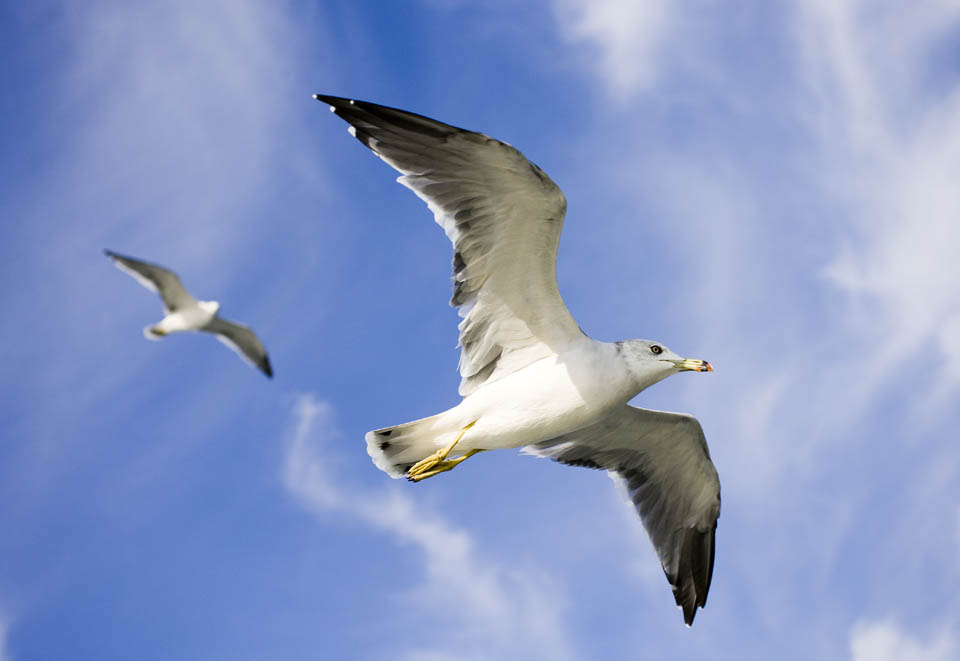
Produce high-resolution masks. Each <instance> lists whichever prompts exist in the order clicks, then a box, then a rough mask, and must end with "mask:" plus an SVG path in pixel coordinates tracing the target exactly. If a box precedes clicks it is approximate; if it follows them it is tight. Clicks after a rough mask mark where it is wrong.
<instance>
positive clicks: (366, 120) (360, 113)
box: [313, 94, 470, 144]
mask: <svg viewBox="0 0 960 661" xmlns="http://www.w3.org/2000/svg"><path fill="white" fill-rule="evenodd" d="M313 98H315V99H316V100H317V101H320V102H321V103H326V104H327V105H329V106H330V110H332V111H333V112H334V113H336V114H337V116H338V117H340V118H341V119H343V120H344V121H346V122H347V123H349V124H351V125H352V126H353V127H354V128H363V129H369V128H371V127H374V128H382V124H383V122H386V123H387V124H388V125H390V126H393V127H395V128H399V129H401V130H406V131H412V132H414V133H421V134H425V135H429V136H432V137H434V138H443V137H446V136H448V135H450V134H452V133H470V131H468V130H466V129H462V128H460V127H457V126H453V125H452V124H447V123H445V122H441V121H439V120H436V119H433V118H432V117H427V116H426V115H421V114H418V113H415V112H410V111H409V110H401V109H400V108H394V107H392V106H384V105H380V104H378V103H373V102H371V101H361V100H359V99H348V98H346V97H342V96H330V95H328V94H314V95H313ZM358 122H359V123H361V124H364V126H361V127H357V123H358ZM367 124H369V126H368V125H367ZM357 139H358V140H360V141H361V142H364V144H366V142H365V141H364V140H363V139H361V138H360V137H359V136H358V137H357Z"/></svg>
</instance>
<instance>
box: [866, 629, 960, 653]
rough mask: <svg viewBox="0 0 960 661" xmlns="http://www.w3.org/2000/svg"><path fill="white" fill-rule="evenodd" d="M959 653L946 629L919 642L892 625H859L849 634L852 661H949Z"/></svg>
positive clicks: (954, 640) (948, 630)
mask: <svg viewBox="0 0 960 661" xmlns="http://www.w3.org/2000/svg"><path fill="white" fill-rule="evenodd" d="M958 653H960V646H958V643H957V637H956V634H954V632H953V631H952V630H951V629H950V628H948V627H943V628H941V629H940V630H939V631H938V632H936V633H935V634H934V635H933V636H931V637H930V638H929V639H928V640H921V639H919V638H917V637H914V636H911V635H910V634H909V633H907V632H904V631H903V630H901V629H900V627H899V626H898V625H897V624H896V623H894V622H891V621H882V622H864V621H861V622H857V623H856V624H855V625H854V627H853V631H852V632H851V634H850V658H851V661H902V660H903V659H910V661H949V660H950V659H956V658H957V654H958Z"/></svg>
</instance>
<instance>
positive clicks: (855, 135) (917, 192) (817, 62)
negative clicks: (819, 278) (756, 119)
mask: <svg viewBox="0 0 960 661" xmlns="http://www.w3.org/2000/svg"><path fill="white" fill-rule="evenodd" d="M798 15H799V20H798V31H797V34H798V39H799V44H800V47H801V52H802V53H803V56H804V57H803V60H802V62H803V73H804V78H805V80H806V82H807V85H808V89H809V91H810V93H811V95H810V97H809V98H811V99H812V100H813V101H814V102H815V103H814V104H810V106H809V107H810V108H812V109H813V112H812V116H811V118H810V119H811V120H812V121H813V124H812V125H813V126H814V127H815V130H816V135H817V136H818V138H819V147H820V155H819V159H818V160H819V162H820V163H821V164H822V166H823V167H822V169H821V170H820V173H821V177H822V180H821V181H820V182H819V183H820V185H821V186H822V187H823V189H824V190H827V191H829V192H831V193H833V194H835V195H836V196H837V199H838V200H839V209H838V210H839V211H840V214H839V215H838V217H837V220H838V221H840V222H841V223H842V225H841V227H840V228H838V229H840V232H839V236H836V237H835V240H837V244H836V249H835V256H834V257H833V259H832V260H831V262H830V263H829V264H827V265H826V267H825V268H824V270H823V274H824V276H825V277H826V279H827V282H829V283H830V284H832V285H833V286H835V287H837V288H838V289H840V290H842V291H843V292H845V293H846V294H847V295H848V296H849V297H850V300H851V305H850V306H849V308H848V309H849V314H850V321H851V323H852V324H854V325H855V327H856V329H857V331H858V332H864V331H869V329H876V328H877V326H878V324H879V325H880V328H881V329H882V332H881V333H878V334H874V337H876V338H877V341H878V346H876V347H873V350H874V354H875V355H880V356H881V357H882V359H881V360H880V361H877V362H878V363H885V364H886V365H887V368H886V369H884V370H882V371H878V373H876V374H875V376H876V377H877V378H876V379H873V381H874V382H875V383H877V384H880V385H883V384H885V383H887V382H888V381H889V379H891V378H894V377H895V376H896V375H898V374H899V373H900V372H901V370H900V369H898V368H897V367H896V366H897V365H900V364H903V363H905V362H907V361H909V360H910V355H911V351H910V348H911V347H915V346H928V347H929V348H930V352H929V358H930V365H929V369H930V371H931V372H932V373H934V374H939V375H940V376H941V377H949V378H950V379H951V380H952V381H953V386H954V387H955V386H956V385H957V384H958V383H960V379H957V376H960V363H958V360H960V356H958V352H957V345H958V339H957V337H958V331H957V329H958V327H960V322H958V319H960V294H958V290H957V286H956V283H957V282H958V281H960V264H958V262H957V260H956V259H955V255H954V254H953V252H954V251H953V247H954V246H956V245H958V244H960V224H958V223H957V222H956V219H957V217H958V216H960V189H958V188H957V186H956V182H957V180H958V178H960V120H958V117H960V87H958V85H957V81H956V79H955V78H953V77H952V76H951V75H950V74H946V73H945V72H943V71H941V70H938V66H937V62H938V58H939V57H942V56H940V55H938V54H939V53H941V52H942V51H941V49H942V48H943V44H944V42H943V39H944V38H946V37H947V36H948V34H949V32H948V28H949V26H954V27H956V26H957V24H958V20H960V7H958V6H957V5H956V3H950V2H922V3H917V4H916V5H912V6H911V7H909V8H907V7H899V6H896V5H891V6H889V7H887V8H885V10H884V11H883V12H876V11H874V10H873V8H872V7H868V6H867V4H866V3H863V2H858V1H851V2H836V3H835V2H818V3H804V4H802V8H800V9H799V10H798ZM891 30H895V32H896V34H897V38H896V39H893V40H891V39H889V38H888V36H889V34H891ZM891 41H893V42H896V45H895V46H893V47H892V48H891V47H890V44H891ZM934 83H936V84H934ZM944 89H947V90H949V91H948V92H947V93H944ZM943 385H945V386H947V387H949V385H948V384H946V383H944V384H943ZM927 394H931V390H930V389H929V388H928V393H927Z"/></svg>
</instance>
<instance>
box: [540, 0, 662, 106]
mask: <svg viewBox="0 0 960 661" xmlns="http://www.w3.org/2000/svg"><path fill="white" fill-rule="evenodd" d="M672 6H673V3H671V2H669V0H649V1H648V2H636V1H635V0H555V1H554V14H555V15H556V18H557V22H558V25H559V27H560V30H561V33H562V34H563V36H564V37H565V38H566V39H567V40H568V41H571V42H573V43H586V44H588V45H589V47H590V48H591V49H592V51H593V53H594V57H595V60H596V61H595V68H596V69H597V71H598V72H599V73H600V75H601V76H603V77H604V79H605V81H606V83H607V86H608V88H609V90H610V92H611V94H612V95H613V96H614V97H617V98H624V97H627V96H629V95H630V94H632V93H634V92H637V91H643V90H645V89H648V88H649V87H651V86H652V85H653V84H654V83H655V82H656V81H657V78H658V76H659V74H660V71H659V64H660V48H661V44H662V42H663V39H664V37H665V32H666V29H667V27H668V24H669V20H670V17H671V7H672Z"/></svg>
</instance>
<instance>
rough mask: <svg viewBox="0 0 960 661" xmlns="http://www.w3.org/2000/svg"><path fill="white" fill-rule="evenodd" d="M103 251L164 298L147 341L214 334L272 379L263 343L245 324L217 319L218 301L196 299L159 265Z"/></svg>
mask: <svg viewBox="0 0 960 661" xmlns="http://www.w3.org/2000/svg"><path fill="white" fill-rule="evenodd" d="M103 252H104V253H106V255H107V257H109V258H110V259H111V260H113V263H114V265H116V267H117V268H118V269H120V270H121V271H123V272H124V273H128V274H129V275H131V276H133V278H134V279H135V280H136V281H137V282H139V283H140V284H141V285H143V286H144V287H146V288H147V289H149V290H150V291H154V292H157V293H158V294H160V298H162V299H163V311H164V314H165V315H166V316H164V318H163V319H161V320H160V323H157V324H154V325H152V326H147V327H146V328H144V329H143V334H144V336H145V337H146V338H147V339H148V340H159V339H160V338H161V337H163V336H164V335H168V334H170V333H177V332H180V331H204V332H207V333H213V334H214V335H216V336H217V339H218V340H220V341H221V342H223V343H224V344H226V345H227V346H228V347H230V348H231V349H233V350H234V351H236V352H237V354H238V355H239V356H240V357H241V358H243V359H244V360H245V361H246V362H248V363H250V365H252V366H254V367H256V368H258V369H259V370H260V371H261V372H263V373H264V374H266V375H267V376H268V377H270V378H273V369H272V368H271V367H270V359H269V358H268V357H267V350H266V349H265V348H264V347H263V344H262V343H261V342H260V340H259V339H258V338H257V336H256V335H254V333H253V331H252V330H250V329H249V328H248V327H246V326H244V325H243V324H238V323H236V322H233V321H228V320H226V319H222V318H220V317H219V316H218V315H217V312H218V311H219V310H220V303H218V302H217V301H198V300H197V299H195V298H194V297H193V296H191V295H190V294H189V292H187V290H186V289H184V288H183V285H182V284H180V278H178V277H177V274H176V273H174V272H173V271H170V270H168V269H165V268H163V267H162V266H157V265H156V264H150V263H149V262H141V261H140V260H138V259H133V258H132V257H124V256H123V255H118V254H117V253H115V252H112V251H110V250H104V251H103Z"/></svg>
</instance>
